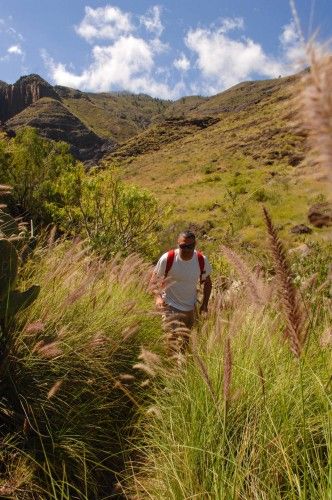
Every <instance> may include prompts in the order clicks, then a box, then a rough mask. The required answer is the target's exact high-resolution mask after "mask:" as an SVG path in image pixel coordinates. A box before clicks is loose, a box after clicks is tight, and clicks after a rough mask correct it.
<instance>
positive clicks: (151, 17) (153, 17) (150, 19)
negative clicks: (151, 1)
mask: <svg viewBox="0 0 332 500" xmlns="http://www.w3.org/2000/svg"><path fill="white" fill-rule="evenodd" d="M161 11H162V8H161V6H160V5H154V6H153V7H151V8H150V9H149V10H148V11H147V13H146V14H145V16H141V17H140V22H141V24H143V25H144V26H145V28H146V29H147V30H148V31H150V32H151V33H154V34H155V35H156V36H158V37H159V36H160V35H161V34H162V32H163V31H164V26H163V25H162V23H161V19H160V17H161Z"/></svg>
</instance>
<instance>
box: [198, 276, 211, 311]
mask: <svg viewBox="0 0 332 500" xmlns="http://www.w3.org/2000/svg"><path fill="white" fill-rule="evenodd" d="M203 286H204V288H203V301H202V304H201V307H200V308H199V312H200V313H203V312H208V303H209V298H210V295H211V290H212V281H211V278H210V276H207V278H206V279H205V281H204V285H203Z"/></svg>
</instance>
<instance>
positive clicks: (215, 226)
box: [0, 56, 332, 500]
mask: <svg viewBox="0 0 332 500" xmlns="http://www.w3.org/2000/svg"><path fill="white" fill-rule="evenodd" d="M331 63H332V59H331V57H330V56H329V57H325V58H324V57H323V58H322V59H320V58H318V59H317V58H316V59H315V58H314V59H313V70H312V73H310V74H309V73H308V74H307V76H306V79H305V81H304V82H303V83H301V85H300V86H297V85H298V78H297V77H293V78H287V79H284V80H283V79H278V80H275V81H272V82H271V81H270V82H252V83H245V84H242V85H239V86H236V87H234V88H233V89H230V90H229V91H227V92H225V93H223V94H220V95H218V96H214V97H212V98H209V99H205V98H200V97H193V98H187V99H184V100H180V101H179V102H177V103H173V104H172V105H171V106H172V108H171V107H170V108H169V110H168V111H167V110H166V109H165V110H164V111H165V113H166V111H167V112H168V113H169V115H168V116H167V117H165V118H164V117H162V118H160V117H159V118H158V119H157V118H156V121H155V123H154V124H153V125H152V126H151V127H150V128H149V129H147V130H145V131H144V132H142V134H139V135H138V136H137V140H135V141H134V140H133V139H130V140H129V141H128V142H126V143H125V144H123V145H122V146H121V148H119V149H118V150H117V152H116V154H112V155H111V156H109V157H108V159H107V161H105V163H103V165H102V167H103V168H100V167H99V168H86V167H85V166H84V165H83V164H82V163H80V162H78V161H77V160H76V159H75V158H74V157H73V156H72V155H71V154H70V146H69V145H68V144H66V143H64V142H61V141H60V142H54V141H50V140H48V139H45V138H43V137H41V136H40V135H39V134H38V132H37V131H36V130H35V129H34V128H25V127H23V126H22V127H20V128H19V129H18V131H17V134H16V136H13V135H12V134H8V133H5V132H3V133H2V134H1V137H0V354H1V356H0V357H1V362H0V424H1V425H0V439H1V449H0V496H1V498H8V499H18V500H45V499H50V500H106V499H109V498H115V499H119V500H122V499H137V500H138V499H145V498H149V499H151V498H153V499H160V500H164V499H173V500H182V499H193V498H197V499H204V500H205V499H208V500H210V499H211V500H229V499H236V500H247V499H257V500H258V499H264V500H265V499H266V500H270V499H271V500H274V499H280V498H282V499H285V500H286V499H287V500H293V499H294V500H295V499H296V500H297V499H301V500H302V499H303V500H307V499H310V500H311V499H312V500H321V499H325V498H326V499H328V498H331V496H332V425H331V424H332V419H331V416H332V378H331V368H332V366H331V348H332V331H331V324H332V316H331V311H332V309H331V300H332V288H331V285H332V275H331V254H332V248H331V247H332V245H331V241H330V239H329V238H330V236H329V233H328V225H329V224H331V217H330V218H329V213H330V212H329V210H330V209H331V206H330V205H328V203H326V204H325V205H324V204H323V205H322V202H324V200H325V199H326V197H327V196H328V194H327V195H325V193H324V183H325V184H327V182H329V180H332V177H331V159H332V144H331V137H332V130H331V116H332V107H331V100H330V99H328V98H327V96H330V89H331V85H332V64H331ZM25 83H27V82H25V81H24V79H23V81H20V84H19V86H17V87H15V88H14V89H12V92H14V91H15V92H16V93H17V95H18V96H20V95H21V94H20V92H21V90H22V89H23V88H25V87H24V85H25ZM28 83H29V86H28V87H27V88H26V90H27V95H28V97H29V99H30V100H31V101H32V102H31V103H30V104H29V106H25V108H24V109H21V108H22V106H23V104H22V101H21V102H17V110H18V109H20V113H25V114H26V115H28V116H29V112H30V111H31V110H32V111H35V110H36V109H37V110H38V109H39V111H41V110H43V109H44V110H45V109H52V110H53V109H56V110H63V108H65V105H64V104H63V101H62V99H63V97H61V99H60V98H59V99H57V98H54V95H53V91H54V90H53V88H50V87H47V86H46V87H45V86H43V82H39V84H38V85H37V86H36V85H35V78H34V77H33V78H30V79H29V82H28ZM302 84H303V86H302ZM2 87H4V88H5V89H7V87H6V84H4V85H2V84H0V91H1V90H2ZM20 89H21V90H20ZM7 90H8V89H7ZM7 90H6V91H7ZM62 91H63V90H62ZM15 92H14V93H15ZM66 92H67V90H66ZM68 92H69V93H70V94H72V92H73V96H72V98H73V99H76V97H74V95H75V91H68ZM47 93H49V94H52V95H53V97H52V96H50V95H45V94H47ZM294 93H299V94H300V96H301V102H302V104H303V110H304V112H303V115H302V118H301V119H302V121H303V126H302V128H303V130H305V132H300V131H298V130H297V129H295V128H294V126H293V124H292V121H289V120H293V119H294V118H296V117H297V116H299V115H298V114H296V113H295V107H294V105H293V101H292V100H291V96H293V95H294ZM15 95H16V94H15ZM0 97H1V96H0ZM147 101H148V102H149V99H148V100H147ZM44 107H45V108H44ZM41 112H42V111H41ZM45 114H46V116H47V113H45ZM16 115H17V116H19V115H18V113H16ZM183 115H185V116H183ZM307 137H308V138H309V141H308V143H306V144H305V143H304V140H305V139H306V138H307ZM135 147H136V149H135ZM325 188H327V186H325ZM312 202H319V203H320V206H323V207H325V208H324V210H325V212H324V218H323V219H322V220H323V223H322V221H321V223H319V224H317V223H315V224H314V223H312V224H310V227H306V229H305V231H306V232H305V233H302V229H303V226H301V228H300V229H301V231H300V233H299V234H294V233H291V232H290V231H289V230H290V229H291V228H292V226H293V225H294V224H295V223H299V222H306V216H307V209H308V207H309V204H311V203H312ZM14 215H17V216H19V217H18V218H16V219H14V217H13V216H14ZM22 219H23V220H22ZM311 220H312V222H314V220H313V219H311ZM27 223H28V224H27ZM188 226H189V227H192V228H193V229H195V230H196V232H197V235H198V237H199V240H200V243H203V246H204V247H205V249H206V250H207V251H208V256H209V258H210V259H211V261H212V268H213V274H212V280H213V285H214V286H213V294H212V296H211V300H210V303H209V312H208V315H207V316H200V317H199V318H197V322H196V324H195V327H194V329H193V330H192V331H191V332H190V331H188V330H187V329H186V328H185V327H184V325H181V324H180V325H178V328H174V326H173V325H172V329H170V326H171V325H170V324H168V323H167V322H166V321H162V319H161V318H160V315H159V313H158V312H157V311H156V310H155V308H154V299H155V297H154V296H159V295H160V291H161V289H162V288H163V287H164V286H165V284H164V283H157V284H155V282H154V280H151V273H152V265H151V264H152V262H153V261H154V260H155V259H156V258H157V257H158V256H159V255H160V252H161V251H162V250H163V249H165V248H169V247H170V245H173V244H174V241H175V238H176V236H177V232H178V230H179V229H187V228H188ZM317 226H323V227H317ZM310 231H311V232H310ZM280 235H281V236H282V238H281V237H280ZM300 242H301V243H306V244H305V245H302V247H301V248H302V249H301V251H299V249H298V248H297V249H295V251H294V250H292V251H291V252H290V251H289V249H290V247H292V246H295V245H298V244H299V243H300ZM221 243H223V244H221ZM198 297H199V300H201V290H199V293H198ZM188 339H189V342H188Z"/></svg>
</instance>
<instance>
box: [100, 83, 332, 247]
mask: <svg viewBox="0 0 332 500" xmlns="http://www.w3.org/2000/svg"><path fill="white" fill-rule="evenodd" d="M298 81H299V78H298V77H296V76H295V77H287V78H280V79H277V80H272V81H260V82H247V83H244V84H241V85H236V86H235V87H233V88H232V89H230V90H228V91H226V92H224V93H222V94H219V95H218V96H214V97H212V98H210V99H203V100H200V99H197V101H196V104H195V106H193V107H192V109H191V110H190V111H189V112H188V114H187V116H186V119H183V118H180V117H181V116H182V110H181V106H182V105H184V106H185V108H187V104H188V102H186V101H185V100H184V102H183V103H182V102H181V101H180V102H178V103H175V104H174V105H173V107H170V108H169V109H168V110H167V113H168V114H169V115H173V116H169V118H168V119H167V121H163V122H162V123H159V124H156V125H154V126H153V127H152V128H150V129H148V130H146V131H145V132H143V133H142V134H139V135H138V136H137V137H134V138H132V139H131V140H130V141H128V142H127V143H125V144H123V145H122V146H121V147H120V148H118V149H117V150H116V151H114V153H112V154H111V155H110V157H109V158H108V162H109V163H111V162H116V163H118V164H120V165H121V166H122V167H123V168H124V171H125V175H126V178H127V180H128V182H133V183H136V184H139V185H141V186H145V187H148V188H149V189H151V190H152V191H153V192H154V193H156V194H157V195H158V197H159V198H160V199H161V200H162V201H164V202H168V203H170V204H172V205H173V206H174V209H173V211H172V215H171V217H170V221H169V223H170V227H174V225H175V226H177V225H179V226H181V227H183V226H185V225H188V224H190V223H194V226H196V228H197V230H198V232H199V233H200V234H201V235H204V237H205V238H206V240H208V241H209V240H210V241H211V242H212V243H211V244H213V245H214V246H215V244H216V242H218V241H220V240H223V241H225V240H233V239H237V240H238V243H240V244H241V245H242V246H244V247H246V248H248V249H250V248H254V247H256V246H257V245H260V243H261V241H262V240H261V239H262V234H263V225H262V217H261V204H262V203H265V204H266V205H267V206H269V208H270V210H271V212H272V214H273V216H275V218H276V220H277V221H278V224H279V226H280V228H281V229H283V236H284V237H285V238H286V239H291V240H292V241H293V242H294V243H295V242H296V241H297V240H299V241H302V240H303V236H302V235H300V236H296V235H294V234H292V233H290V229H291V228H292V227H293V226H294V225H296V224H300V223H307V220H306V214H307V210H308V207H309V206H310V204H312V203H314V202H315V201H317V200H320V199H324V193H325V190H326V188H325V186H324V179H322V178H320V177H319V175H318V176H316V177H315V178H314V177H313V176H312V175H311V173H310V171H309V170H308V167H305V165H304V163H305V162H304V161H303V160H304V153H305V141H304V139H305V138H304V136H303V134H302V133H301V132H299V131H298V130H296V128H295V127H294V126H293V125H292V124H291V121H292V119H293V118H294V105H293V104H292V96H293V95H294V94H295V93H296V91H297V84H298ZM318 174H319V173H318ZM324 231H325V230H324V229H323V230H319V236H318V237H319V238H320V237H321V236H320V235H321V234H325V233H324ZM317 234H318V232H317V230H316V233H315V235H314V237H316V235H317Z"/></svg>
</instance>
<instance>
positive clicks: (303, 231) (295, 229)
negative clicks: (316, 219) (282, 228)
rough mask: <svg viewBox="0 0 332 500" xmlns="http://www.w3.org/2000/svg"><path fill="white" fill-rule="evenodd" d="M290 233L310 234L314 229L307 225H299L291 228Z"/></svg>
mask: <svg viewBox="0 0 332 500" xmlns="http://www.w3.org/2000/svg"><path fill="white" fill-rule="evenodd" d="M290 232H291V233H293V234H310V233H312V229H311V228H310V227H308V226H306V225H305V224H297V225H296V226H293V227H292V228H291V230H290Z"/></svg>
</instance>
